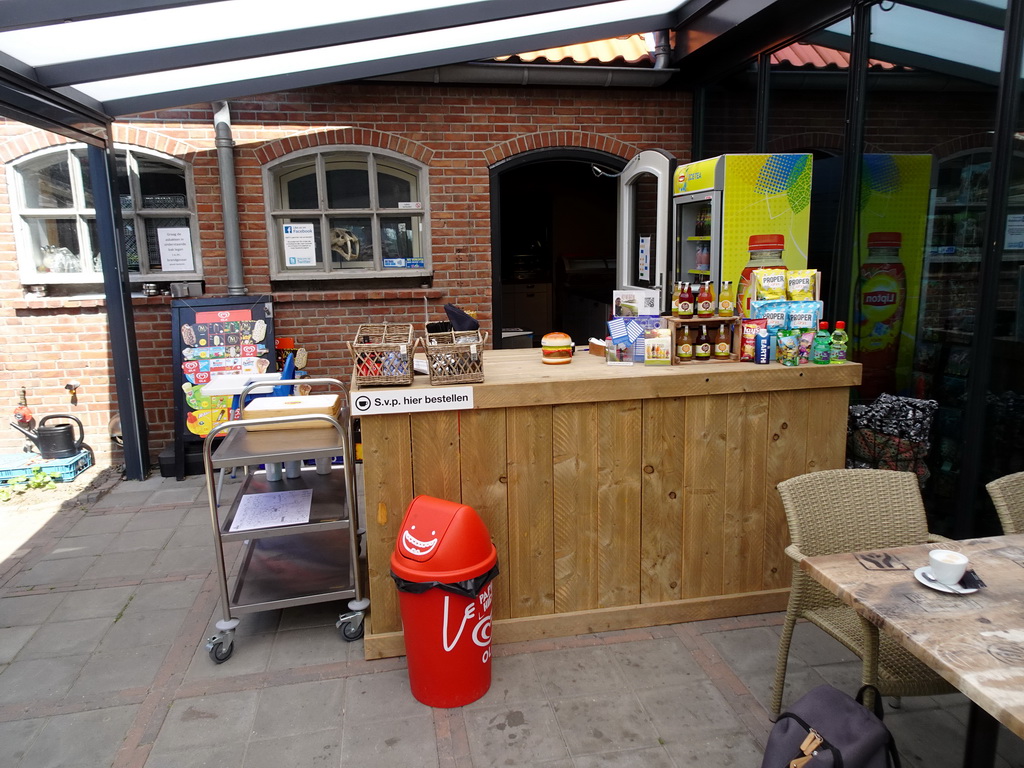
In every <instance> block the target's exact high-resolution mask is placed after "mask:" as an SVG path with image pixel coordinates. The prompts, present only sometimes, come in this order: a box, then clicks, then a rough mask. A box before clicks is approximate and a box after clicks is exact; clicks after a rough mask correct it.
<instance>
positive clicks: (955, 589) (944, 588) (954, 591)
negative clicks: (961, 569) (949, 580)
mask: <svg viewBox="0 0 1024 768" xmlns="http://www.w3.org/2000/svg"><path fill="white" fill-rule="evenodd" d="M925 572H927V573H929V574H931V572H932V570H931V568H929V567H928V566H927V565H923V566H921V567H920V568H918V569H917V570H916V571H914V578H915V579H917V580H918V581H920V582H921V583H922V584H924V585H925V586H926V587H931V588H932V589H934V590H935V591H937V592H949V593H950V594H951V595H971V594H974V593H975V592H977V591H978V588H977V587H961V586H960V585H959V584H953V585H952V586H950V585H949V584H940V583H939V582H937V581H928V579H926V578H925V577H924V574H925Z"/></svg>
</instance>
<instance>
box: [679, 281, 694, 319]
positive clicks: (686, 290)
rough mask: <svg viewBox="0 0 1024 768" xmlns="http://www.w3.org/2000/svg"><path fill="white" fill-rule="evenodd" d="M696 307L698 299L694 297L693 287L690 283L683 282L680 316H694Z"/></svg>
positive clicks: (680, 295) (680, 297)
mask: <svg viewBox="0 0 1024 768" xmlns="http://www.w3.org/2000/svg"><path fill="white" fill-rule="evenodd" d="M695 309H696V301H695V300H694V298H693V288H692V287H691V286H690V284H689V283H683V287H682V290H681V291H680V292H679V316H680V317H693V313H694V311H695Z"/></svg>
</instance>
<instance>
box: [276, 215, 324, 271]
mask: <svg viewBox="0 0 1024 768" xmlns="http://www.w3.org/2000/svg"><path fill="white" fill-rule="evenodd" d="M282 226H283V227H284V264H285V266H286V267H315V266H316V240H315V239H314V238H313V225H312V224H282Z"/></svg>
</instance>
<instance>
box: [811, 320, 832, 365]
mask: <svg viewBox="0 0 1024 768" xmlns="http://www.w3.org/2000/svg"><path fill="white" fill-rule="evenodd" d="M831 346H832V335H831V334H830V333H829V332H828V323H827V322H826V321H825V320H822V321H821V322H820V323H818V332H817V333H815V334H814V341H812V342H811V362H812V363H814V364H815V365H828V364H829V351H830V348H831Z"/></svg>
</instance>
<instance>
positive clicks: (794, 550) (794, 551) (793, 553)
mask: <svg viewBox="0 0 1024 768" xmlns="http://www.w3.org/2000/svg"><path fill="white" fill-rule="evenodd" d="M785 552H786V554H787V555H788V556H789V557H790V558H792V559H793V560H795V561H796V562H798V563H799V562H800V561H801V560H803V559H804V558H805V557H807V555H805V554H804V553H803V552H801V551H800V549H799V548H798V547H797V545H796V544H790V545H789V546H788V547H786V549H785Z"/></svg>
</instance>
